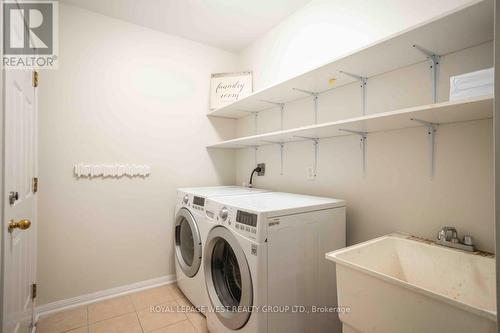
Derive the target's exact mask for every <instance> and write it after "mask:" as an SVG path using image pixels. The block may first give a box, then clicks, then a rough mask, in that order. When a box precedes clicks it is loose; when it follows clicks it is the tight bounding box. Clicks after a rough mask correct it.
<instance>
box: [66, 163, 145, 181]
mask: <svg viewBox="0 0 500 333" xmlns="http://www.w3.org/2000/svg"><path fill="white" fill-rule="evenodd" d="M73 172H74V175H75V177H76V178H81V177H87V178H93V177H103V178H104V177H114V178H120V177H124V176H125V177H147V176H149V175H150V173H151V167H150V166H149V165H146V164H82V163H80V164H75V166H74V168H73Z"/></svg>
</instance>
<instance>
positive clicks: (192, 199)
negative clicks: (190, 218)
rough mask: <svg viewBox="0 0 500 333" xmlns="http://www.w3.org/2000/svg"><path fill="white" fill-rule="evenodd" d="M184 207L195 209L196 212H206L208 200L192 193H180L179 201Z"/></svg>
mask: <svg viewBox="0 0 500 333" xmlns="http://www.w3.org/2000/svg"><path fill="white" fill-rule="evenodd" d="M177 200H178V201H177V202H179V201H180V203H181V204H182V205H183V206H184V207H189V208H193V209H194V210H195V211H199V212H204V211H205V201H206V199H205V198H204V197H201V196H196V195H192V194H191V193H179V194H178V199H177Z"/></svg>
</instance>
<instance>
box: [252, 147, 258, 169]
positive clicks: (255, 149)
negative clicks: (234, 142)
mask: <svg viewBox="0 0 500 333" xmlns="http://www.w3.org/2000/svg"><path fill="white" fill-rule="evenodd" d="M258 150H259V146H253V151H254V155H253V158H254V162H255V163H254V165H255V166H257V164H258V163H259V162H258V160H257V151H258Z"/></svg>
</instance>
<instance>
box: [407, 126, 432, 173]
mask: <svg viewBox="0 0 500 333" xmlns="http://www.w3.org/2000/svg"><path fill="white" fill-rule="evenodd" d="M411 120H412V121H416V122H418V123H420V124H422V125H424V126H425V127H426V130H427V140H428V144H429V177H430V179H433V178H434V169H435V155H436V132H437V128H438V126H439V124H435V123H431V122H428V121H425V120H420V119H415V118H412V119H411Z"/></svg>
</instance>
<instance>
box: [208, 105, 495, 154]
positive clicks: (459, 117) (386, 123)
mask: <svg viewBox="0 0 500 333" xmlns="http://www.w3.org/2000/svg"><path fill="white" fill-rule="evenodd" d="M492 117H493V96H483V97H476V98H468V99H464V100H461V101H453V102H443V103H437V104H428V105H422V106H417V107H411V108H407V109H401V110H396V111H389V112H383V113H375V114H370V115H366V116H362V117H356V118H350V119H345V120H339V121H334V122H329V123H323V124H319V125H311V126H304V127H299V128H294V129H289V130H284V131H278V132H271V133H266V134H259V135H254V136H248V137H244V138H239V139H234V140H228V141H223V142H220V143H216V144H213V145H210V146H208V148H225V149H239V148H248V147H258V146H264V145H270V144H279V143H286V142H294V141H304V140H308V139H311V140H312V139H321V138H331V137H336V136H342V135H352V132H363V133H365V132H366V133H373V132H381V131H388V130H395V129H403V128H410V127H419V126H423V125H422V123H425V122H427V123H432V124H436V125H438V124H447V123H456V122H463V121H471V120H480V119H489V118H492Z"/></svg>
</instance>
